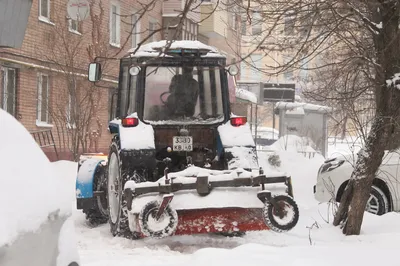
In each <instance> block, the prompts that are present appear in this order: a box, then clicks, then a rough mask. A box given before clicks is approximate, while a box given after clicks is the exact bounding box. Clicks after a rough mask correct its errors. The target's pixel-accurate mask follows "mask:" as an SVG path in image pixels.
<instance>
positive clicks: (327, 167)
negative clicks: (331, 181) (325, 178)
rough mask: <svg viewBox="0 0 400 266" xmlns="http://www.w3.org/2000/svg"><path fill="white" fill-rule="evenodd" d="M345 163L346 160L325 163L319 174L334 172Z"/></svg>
mask: <svg viewBox="0 0 400 266" xmlns="http://www.w3.org/2000/svg"><path fill="white" fill-rule="evenodd" d="M343 163H344V160H339V161H335V160H332V161H331V160H330V161H327V162H325V163H324V164H323V165H322V166H321V168H319V173H321V174H322V173H325V172H329V171H332V170H333V169H336V168H338V167H339V166H341V165H342V164H343Z"/></svg>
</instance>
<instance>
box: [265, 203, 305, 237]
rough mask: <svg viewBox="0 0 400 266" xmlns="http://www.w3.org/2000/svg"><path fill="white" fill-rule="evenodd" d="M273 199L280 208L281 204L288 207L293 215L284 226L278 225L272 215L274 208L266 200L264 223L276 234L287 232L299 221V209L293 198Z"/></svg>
mask: <svg viewBox="0 0 400 266" xmlns="http://www.w3.org/2000/svg"><path fill="white" fill-rule="evenodd" d="M273 199H274V200H275V202H276V203H277V204H278V205H280V206H282V204H285V205H286V206H288V207H290V208H291V209H292V211H293V212H294V215H293V217H292V219H291V220H290V221H289V222H286V223H285V224H281V223H279V222H278V221H277V219H276V218H275V215H274V214H275V207H274V206H273V205H272V203H271V202H270V201H268V200H267V201H266V202H265V206H264V215H263V216H264V221H265V223H266V225H267V226H268V227H269V228H270V229H271V230H272V231H275V232H278V233H282V232H287V231H289V230H291V229H292V228H293V227H295V226H296V224H297V222H298V221H299V215H300V213H299V208H298V206H297V204H296V202H295V201H294V200H293V198H292V197H290V196H288V195H277V196H274V197H273Z"/></svg>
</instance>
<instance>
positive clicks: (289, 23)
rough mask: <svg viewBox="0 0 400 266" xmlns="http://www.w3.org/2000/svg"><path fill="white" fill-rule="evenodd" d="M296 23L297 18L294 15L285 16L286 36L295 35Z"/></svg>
mask: <svg viewBox="0 0 400 266" xmlns="http://www.w3.org/2000/svg"><path fill="white" fill-rule="evenodd" d="M294 23H295V19H294V16H293V15H291V14H289V15H286V16H285V25H284V32H285V35H286V36H293V35H294V26H295V24H294Z"/></svg>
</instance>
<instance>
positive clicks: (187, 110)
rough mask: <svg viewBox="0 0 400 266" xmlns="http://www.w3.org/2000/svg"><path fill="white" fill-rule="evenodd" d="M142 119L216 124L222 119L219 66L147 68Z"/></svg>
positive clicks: (152, 121)
mask: <svg viewBox="0 0 400 266" xmlns="http://www.w3.org/2000/svg"><path fill="white" fill-rule="evenodd" d="M145 71H146V82H145V99H144V113H143V119H144V120H145V121H146V122H149V123H152V124H154V123H157V122H158V123H172V124H181V123H216V122H220V121H222V120H223V119H224V111H223V103H222V92H221V84H222V80H221V79H222V74H223V73H224V72H223V71H224V70H223V68H220V67H183V68H182V67H166V66H162V67H158V66H157V67H156V66H154V67H146V70H145Z"/></svg>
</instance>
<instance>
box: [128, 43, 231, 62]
mask: <svg viewBox="0 0 400 266" xmlns="http://www.w3.org/2000/svg"><path fill="white" fill-rule="evenodd" d="M166 46H167V40H162V41H158V42H151V43H148V44H144V45H142V46H140V47H139V49H137V47H135V48H132V49H130V50H129V51H128V54H127V56H128V57H129V56H130V57H139V56H140V57H142V56H149V57H157V56H166V57H169V56H167V55H164V54H163V53H162V54H160V50H161V51H162V50H164V49H165V47H166ZM136 49H137V51H136ZM168 49H197V50H208V51H209V52H208V53H207V54H206V55H203V56H201V57H220V58H226V56H225V55H223V54H221V53H220V52H219V51H218V49H217V48H215V47H213V46H209V45H206V44H204V43H202V42H199V41H172V43H171V44H170V46H169V48H168ZM135 51H136V52H135Z"/></svg>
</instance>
